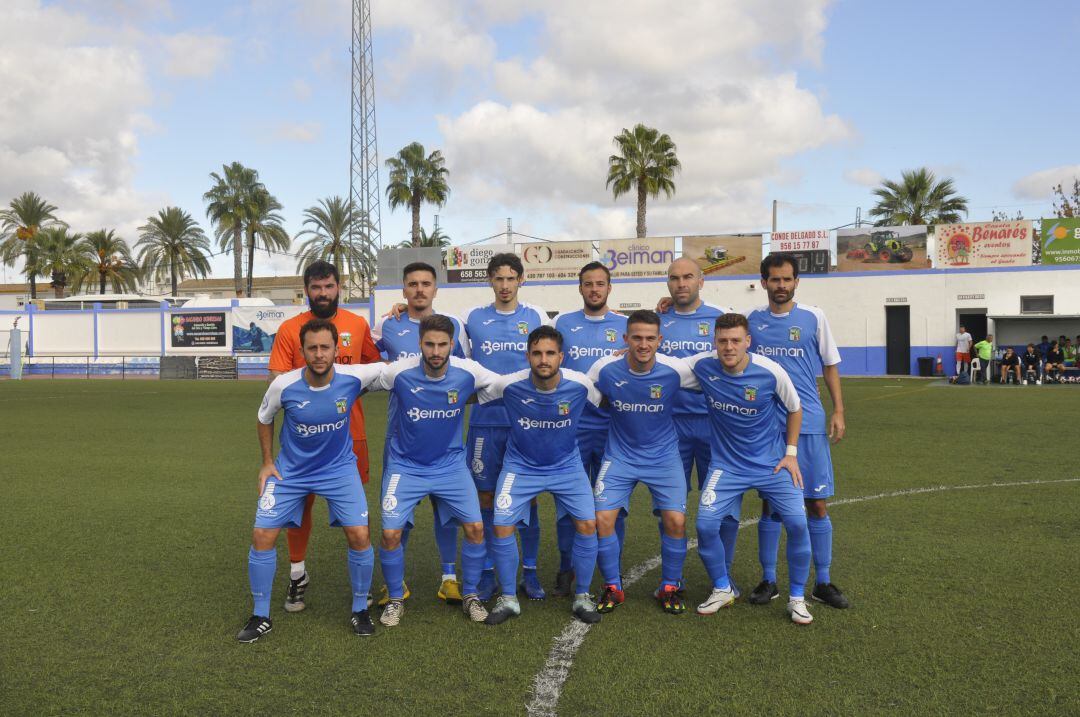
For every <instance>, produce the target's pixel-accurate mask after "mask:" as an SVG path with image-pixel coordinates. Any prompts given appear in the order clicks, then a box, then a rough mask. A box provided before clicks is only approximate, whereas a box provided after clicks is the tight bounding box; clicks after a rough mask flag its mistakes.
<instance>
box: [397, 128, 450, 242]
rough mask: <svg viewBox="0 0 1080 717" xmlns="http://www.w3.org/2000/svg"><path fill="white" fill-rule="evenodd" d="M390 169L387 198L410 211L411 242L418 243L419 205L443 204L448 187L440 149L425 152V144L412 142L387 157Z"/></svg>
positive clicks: (446, 172) (447, 171)
mask: <svg viewBox="0 0 1080 717" xmlns="http://www.w3.org/2000/svg"><path fill="white" fill-rule="evenodd" d="M386 166H387V167H389V168H390V184H389V185H387V187H386V198H387V199H388V200H389V202H390V208H391V209H396V208H397V207H403V206H408V207H409V209H410V210H412V245H413V246H420V204H421V203H423V202H431V203H433V204H436V205H438V206H440V207H441V206H442V205H443V204H445V203H446V197H447V195H449V194H450V186H449V185H448V184H447V183H446V175H448V174H449V173H450V170H448V169H447V168H446V167H445V160H444V159H443V156H442V152H440V151H439V150H435V151H434V152H432V153H431V154H429V155H426V156H425V155H424V145H422V144H420V143H419V142H413V143H412V144H409V145H406V146H405V147H404V148H402V149H401V151H400V152H398V153H397V156H396V157H391V158H390V159H388V160H386Z"/></svg>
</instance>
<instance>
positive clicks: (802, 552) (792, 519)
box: [784, 515, 810, 598]
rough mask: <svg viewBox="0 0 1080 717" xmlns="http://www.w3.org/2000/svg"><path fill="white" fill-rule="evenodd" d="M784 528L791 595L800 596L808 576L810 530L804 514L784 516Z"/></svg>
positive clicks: (804, 588)
mask: <svg viewBox="0 0 1080 717" xmlns="http://www.w3.org/2000/svg"><path fill="white" fill-rule="evenodd" d="M784 529H785V530H787V562H788V579H789V580H790V581H791V597H793V598H801V597H803V593H804V592H805V591H806V579H807V578H808V577H810V531H809V530H807V527H806V516H805V515H796V516H784Z"/></svg>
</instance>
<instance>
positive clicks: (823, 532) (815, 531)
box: [806, 515, 832, 585]
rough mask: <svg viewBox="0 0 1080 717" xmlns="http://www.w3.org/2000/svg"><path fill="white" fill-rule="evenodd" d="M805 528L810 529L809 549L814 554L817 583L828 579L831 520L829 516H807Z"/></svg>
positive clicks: (830, 554) (830, 562)
mask: <svg viewBox="0 0 1080 717" xmlns="http://www.w3.org/2000/svg"><path fill="white" fill-rule="evenodd" d="M806 525H807V528H808V529H809V530H810V549H811V551H812V552H813V554H814V575H815V576H816V578H815V579H816V580H817V582H818V585H823V584H825V583H827V582H830V581H829V567H830V566H832V521H831V520H829V516H827V515H826V516H825V517H824V518H817V517H813V516H807V519H806Z"/></svg>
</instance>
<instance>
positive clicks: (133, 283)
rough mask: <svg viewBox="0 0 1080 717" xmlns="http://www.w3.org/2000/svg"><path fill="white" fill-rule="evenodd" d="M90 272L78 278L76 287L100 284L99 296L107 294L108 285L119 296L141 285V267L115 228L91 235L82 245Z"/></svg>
mask: <svg viewBox="0 0 1080 717" xmlns="http://www.w3.org/2000/svg"><path fill="white" fill-rule="evenodd" d="M79 249H80V251H82V253H83V256H84V257H85V258H86V263H87V265H88V266H89V267H90V271H88V272H86V273H85V274H83V275H82V276H80V277H78V279H77V280H76V282H75V288H76V290H78V291H82V290H83V288H84V287H85V286H93V285H94V284H97V288H98V293H100V294H104V293H105V286H106V285H107V284H109V285H111V286H112V290H113V291H114V292H116V293H118V294H121V293H124V292H134V291H135V290H136V289H137V288H138V283H139V267H138V265H137V264H136V263H135V260H134V259H133V258H132V256H131V248H130V247H128V244H127V242H126V241H124V240H123V239H122V238H120V237H118V236H117V235H116V232H115V231H114V230H112V229H107V230H106V229H99V230H98V231H96V232H90V233H89V234H87V235H86V236H85V237H84V238H83V240H82V243H81V244H80V245H79Z"/></svg>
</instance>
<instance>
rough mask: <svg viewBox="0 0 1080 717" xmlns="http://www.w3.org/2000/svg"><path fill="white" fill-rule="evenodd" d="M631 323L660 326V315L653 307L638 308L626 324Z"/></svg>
mask: <svg viewBox="0 0 1080 717" xmlns="http://www.w3.org/2000/svg"><path fill="white" fill-rule="evenodd" d="M630 324H649V325H650V326H655V327H657V328H660V317H659V316H657V315H656V312H655V311H653V310H652V309H638V310H637V311H635V312H634V313H632V314H630V316H629V317H628V318H627V319H626V325H627V326H630Z"/></svg>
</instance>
